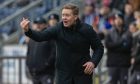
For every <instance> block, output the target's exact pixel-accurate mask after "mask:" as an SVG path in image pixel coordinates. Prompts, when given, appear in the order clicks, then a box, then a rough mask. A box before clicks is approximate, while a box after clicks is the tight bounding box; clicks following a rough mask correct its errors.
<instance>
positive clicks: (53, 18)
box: [48, 14, 59, 27]
mask: <svg viewBox="0 0 140 84" xmlns="http://www.w3.org/2000/svg"><path fill="white" fill-rule="evenodd" d="M58 22H59V15H57V14H51V15H49V17H48V25H49V26H50V27H52V26H55V25H56V23H58Z"/></svg>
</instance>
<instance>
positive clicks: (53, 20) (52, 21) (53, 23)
mask: <svg viewBox="0 0 140 84" xmlns="http://www.w3.org/2000/svg"><path fill="white" fill-rule="evenodd" d="M57 22H58V21H57V20H55V19H50V20H49V26H54V25H56V23H57Z"/></svg>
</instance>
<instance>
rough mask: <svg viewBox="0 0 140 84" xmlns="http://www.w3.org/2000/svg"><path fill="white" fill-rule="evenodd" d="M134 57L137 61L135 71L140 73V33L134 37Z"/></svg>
mask: <svg viewBox="0 0 140 84" xmlns="http://www.w3.org/2000/svg"><path fill="white" fill-rule="evenodd" d="M132 57H133V58H134V59H135V63H134V70H137V71H140V31H138V32H136V33H134V35H133V48H132Z"/></svg>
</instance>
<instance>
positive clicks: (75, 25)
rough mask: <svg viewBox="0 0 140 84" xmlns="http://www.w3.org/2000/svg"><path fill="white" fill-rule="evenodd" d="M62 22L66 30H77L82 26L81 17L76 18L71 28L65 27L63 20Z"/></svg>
mask: <svg viewBox="0 0 140 84" xmlns="http://www.w3.org/2000/svg"><path fill="white" fill-rule="evenodd" d="M61 24H62V28H64V29H65V30H71V31H77V30H78V29H80V28H81V21H80V19H79V18H78V19H77V20H76V22H75V24H73V25H72V26H70V28H67V27H64V24H63V22H61Z"/></svg>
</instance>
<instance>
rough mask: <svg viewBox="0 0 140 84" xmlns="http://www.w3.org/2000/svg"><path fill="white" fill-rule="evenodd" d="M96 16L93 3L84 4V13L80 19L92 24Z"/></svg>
mask: <svg viewBox="0 0 140 84" xmlns="http://www.w3.org/2000/svg"><path fill="white" fill-rule="evenodd" d="M95 16H96V12H95V5H94V3H90V4H85V8H84V15H83V16H82V21H83V22H85V23H87V24H89V25H91V26H93V23H94V18H95Z"/></svg>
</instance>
